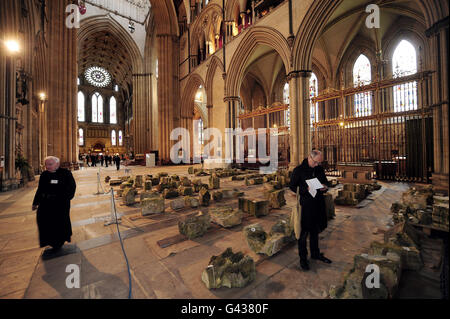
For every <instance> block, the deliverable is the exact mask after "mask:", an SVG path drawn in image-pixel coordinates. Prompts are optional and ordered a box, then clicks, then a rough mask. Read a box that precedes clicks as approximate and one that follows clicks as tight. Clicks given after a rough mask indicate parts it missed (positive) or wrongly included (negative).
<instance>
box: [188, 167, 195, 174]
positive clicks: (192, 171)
mask: <svg viewBox="0 0 450 319" xmlns="http://www.w3.org/2000/svg"><path fill="white" fill-rule="evenodd" d="M188 174H194V167H192V166H189V167H188Z"/></svg>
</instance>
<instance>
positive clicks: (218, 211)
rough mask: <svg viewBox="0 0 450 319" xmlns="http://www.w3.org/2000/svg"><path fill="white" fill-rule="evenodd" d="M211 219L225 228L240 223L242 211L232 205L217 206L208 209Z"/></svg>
mask: <svg viewBox="0 0 450 319" xmlns="http://www.w3.org/2000/svg"><path fill="white" fill-rule="evenodd" d="M209 214H210V215H211V221H212V222H214V223H216V224H218V225H220V226H222V227H225V228H228V227H233V226H236V225H240V224H241V223H242V215H243V214H242V211H240V210H238V209H233V208H232V207H227V206H226V207H217V208H212V209H210V210H209Z"/></svg>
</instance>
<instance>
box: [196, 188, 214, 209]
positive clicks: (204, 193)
mask: <svg viewBox="0 0 450 319" xmlns="http://www.w3.org/2000/svg"><path fill="white" fill-rule="evenodd" d="M210 200H211V195H210V194H209V191H208V189H206V188H205V187H203V188H202V189H201V190H200V192H199V193H198V201H199V202H200V205H202V206H209V201H210Z"/></svg>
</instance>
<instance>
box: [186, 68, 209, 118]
mask: <svg viewBox="0 0 450 319" xmlns="http://www.w3.org/2000/svg"><path fill="white" fill-rule="evenodd" d="M200 85H202V86H203V87H205V81H203V79H202V78H201V76H200V75H198V74H196V73H193V74H191V75H190V76H189V78H188V80H187V83H186V86H185V88H184V90H183V94H182V98H181V103H182V104H181V116H182V117H186V118H191V117H192V115H193V114H194V97H195V94H196V93H197V90H198V88H199V87H200ZM206 103H207V104H208V94H206Z"/></svg>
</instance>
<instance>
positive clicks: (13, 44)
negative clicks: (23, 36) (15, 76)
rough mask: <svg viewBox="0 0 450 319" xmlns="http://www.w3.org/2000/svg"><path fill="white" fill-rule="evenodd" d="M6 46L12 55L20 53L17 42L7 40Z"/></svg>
mask: <svg viewBox="0 0 450 319" xmlns="http://www.w3.org/2000/svg"><path fill="white" fill-rule="evenodd" d="M5 46H6V48H7V49H8V51H9V52H10V53H19V51H20V45H19V42H18V41H16V40H7V41H5Z"/></svg>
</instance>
